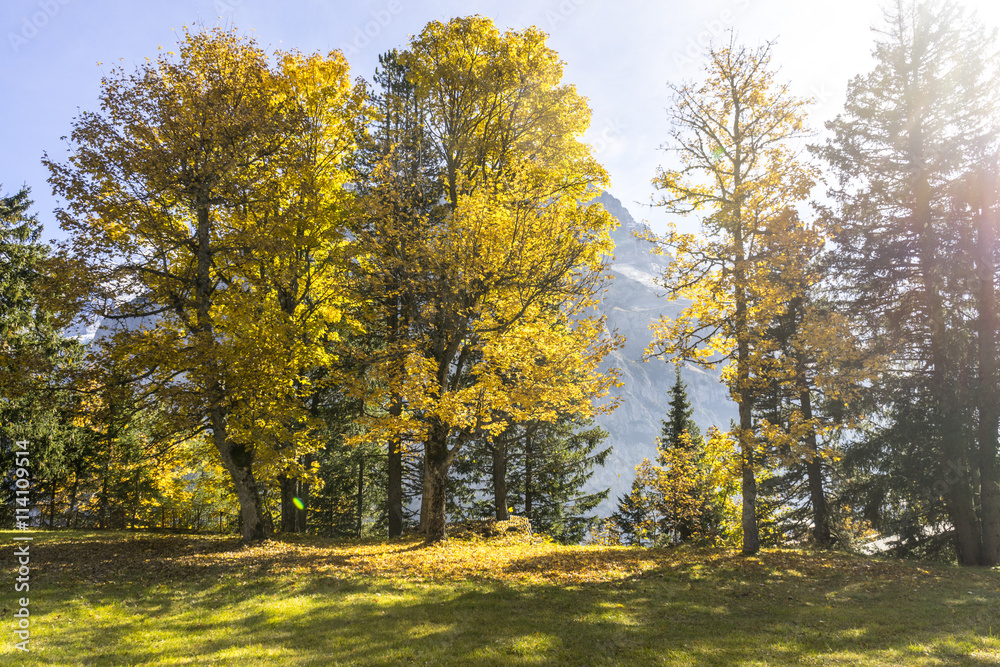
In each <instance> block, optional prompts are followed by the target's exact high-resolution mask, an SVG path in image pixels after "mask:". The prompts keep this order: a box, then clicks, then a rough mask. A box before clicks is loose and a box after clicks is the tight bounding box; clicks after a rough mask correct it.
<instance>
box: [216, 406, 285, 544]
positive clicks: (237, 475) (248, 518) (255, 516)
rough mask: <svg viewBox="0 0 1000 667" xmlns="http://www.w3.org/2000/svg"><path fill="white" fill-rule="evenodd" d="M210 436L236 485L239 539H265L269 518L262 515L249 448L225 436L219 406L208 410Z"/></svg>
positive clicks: (268, 528) (267, 533)
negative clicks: (239, 525) (240, 534)
mask: <svg viewBox="0 0 1000 667" xmlns="http://www.w3.org/2000/svg"><path fill="white" fill-rule="evenodd" d="M212 436H213V439H214V441H215V446H216V448H217V449H218V450H219V456H220V457H221V458H222V464H223V465H224V466H225V467H226V470H227V471H228V472H229V476H230V478H231V479H232V481H233V486H234V487H235V488H236V497H237V499H238V500H239V503H240V519H241V522H240V524H241V530H242V536H243V541H244V542H248V543H249V542H259V541H261V540H264V539H267V538H268V537H270V523H271V522H270V521H269V520H268V519H267V517H265V516H264V504H263V502H262V501H261V497H260V494H258V493H257V481H256V480H255V479H254V474H253V453H252V451H251V450H250V449H249V448H247V447H246V446H244V445H240V444H236V443H233V442H230V441H229V440H228V439H227V438H226V425H225V419H224V416H223V415H222V414H221V411H220V410H214V411H213V414H212Z"/></svg>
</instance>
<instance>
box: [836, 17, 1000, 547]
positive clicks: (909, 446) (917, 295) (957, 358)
mask: <svg viewBox="0 0 1000 667" xmlns="http://www.w3.org/2000/svg"><path fill="white" fill-rule="evenodd" d="M885 18H886V21H885V24H884V26H883V28H882V29H881V31H880V38H879V39H878V41H877V43H876V47H875V51H874V55H875V60H876V64H875V67H874V69H873V70H872V71H871V72H870V73H868V74H866V75H862V76H858V77H856V78H855V79H854V80H853V81H852V82H851V83H850V85H849V87H848V95H847V101H846V103H845V108H844V112H843V113H842V114H841V115H839V116H838V117H837V118H836V119H835V120H834V121H831V122H830V123H828V128H829V129H830V130H831V131H832V133H833V137H832V138H831V139H830V140H829V141H828V142H827V143H826V145H825V146H822V147H820V148H819V149H818V153H819V154H820V155H821V156H822V157H823V158H824V159H826V160H827V162H828V163H829V164H830V166H831V167H832V169H833V171H834V173H835V175H836V177H837V180H838V183H837V185H836V186H835V187H834V188H833V189H832V190H831V195H832V197H833V198H834V199H835V201H836V206H835V207H834V208H833V209H832V210H831V211H829V216H830V217H831V219H832V220H833V222H834V223H835V225H834V226H833V228H834V229H835V230H836V233H835V234H834V236H833V241H834V242H835V244H836V247H835V250H834V252H833V253H832V254H831V262H832V265H833V268H834V270H835V271H836V272H837V274H838V276H839V277H840V278H841V279H842V280H840V281H839V284H840V286H841V288H842V296H843V299H842V301H843V303H842V307H843V310H844V312H846V313H848V314H849V315H850V316H851V318H852V320H853V325H854V327H855V328H856V329H857V330H858V331H860V335H861V336H862V337H863V338H865V339H868V340H871V341H872V342H873V343H874V344H875V345H876V346H877V349H880V350H881V351H883V352H884V353H885V354H887V355H889V356H890V357H891V359H892V362H893V363H892V371H891V372H889V373H886V375H885V376H884V379H883V381H882V382H881V383H880V384H879V387H880V390H881V392H880V393H881V396H880V397H878V398H877V401H876V402H877V405H878V406H879V407H880V408H881V413H880V414H879V415H878V417H879V422H880V423H881V427H880V428H877V429H874V430H872V431H870V432H869V434H868V436H867V437H866V438H864V439H863V440H862V441H860V442H859V443H858V444H857V445H856V446H855V447H854V451H853V452H852V453H851V456H850V457H849V458H850V460H851V461H852V462H853V463H854V465H855V466H856V468H857V469H859V470H867V471H871V472H872V473H873V474H874V475H875V476H876V477H877V476H879V475H886V476H888V477H889V479H887V480H884V481H885V483H872V484H868V487H869V489H870V490H871V495H870V496H869V498H868V500H867V502H866V503H865V504H866V505H867V506H868V507H869V508H870V509H871V510H872V518H876V516H875V515H876V514H882V517H881V518H882V519H883V520H882V521H881V522H880V523H881V527H882V528H884V529H886V530H892V529H893V523H894V522H895V519H894V518H893V517H892V516H891V514H889V515H887V514H884V513H881V512H879V511H878V510H877V508H879V507H882V508H889V507H893V506H894V505H899V506H906V507H909V508H911V509H912V510H917V511H918V512H919V513H920V514H922V515H923V516H922V518H921V521H922V522H923V525H924V526H933V525H935V523H936V522H937V521H938V519H939V517H941V516H942V513H944V514H946V516H947V521H948V523H950V524H951V525H952V526H953V527H954V535H955V542H954V544H955V549H956V551H957V553H958V558H959V560H960V562H962V563H964V564H977V563H988V564H996V563H998V562H1000V478H998V472H1000V471H998V467H997V463H996V461H997V412H996V396H997V395H998V394H997V393H996V392H997V375H996V354H997V350H996V345H995V340H996V338H995V336H996V321H995V314H994V313H995V310H994V308H995V306H994V305H993V294H994V293H993V291H992V290H993V289H994V288H993V286H994V285H995V277H996V264H995V249H996V248H995V243H996V236H995V229H996V217H995V216H996V191H997V183H996V176H995V174H996V165H997V155H998V152H1000V146H998V143H997V136H998V133H997V131H996V127H997V121H998V119H1000V110H998V107H997V103H996V96H995V95H993V93H992V91H993V90H995V89H996V87H997V85H998V81H1000V66H998V59H997V50H996V46H995V44H994V43H993V41H992V36H991V35H989V34H988V33H987V32H986V31H985V30H984V29H983V28H982V26H980V25H978V24H976V23H975V22H974V21H973V20H972V19H971V18H970V17H969V16H968V14H967V13H966V11H965V10H964V9H962V8H961V7H960V6H958V5H957V4H950V3H943V2H937V1H934V0H931V1H927V2H909V1H906V0H897V2H895V3H894V4H893V5H892V6H891V7H890V8H889V10H888V11H887V12H886V17H885ZM987 174H992V176H988V177H986V178H984V176H986V175H987ZM984 248H985V251H984ZM972 378H975V380H973V379H972ZM917 406H919V409H918V410H917V413H916V414H915V413H914V409H915V408H917ZM977 422H978V428H977ZM865 477H866V478H867V475H865ZM885 493H891V494H892V495H893V496H895V497H894V498H893V499H892V500H891V501H890V499H889V498H887V497H886V496H885V495H881V494H885Z"/></svg>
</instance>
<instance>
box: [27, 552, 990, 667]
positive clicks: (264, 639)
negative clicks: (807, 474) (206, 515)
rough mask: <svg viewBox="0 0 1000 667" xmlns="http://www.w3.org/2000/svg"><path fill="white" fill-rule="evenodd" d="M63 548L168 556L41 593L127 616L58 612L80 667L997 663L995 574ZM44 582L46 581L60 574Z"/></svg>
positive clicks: (820, 563)
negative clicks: (423, 562) (412, 564)
mask: <svg viewBox="0 0 1000 667" xmlns="http://www.w3.org/2000/svg"><path fill="white" fill-rule="evenodd" d="M140 542H141V540H140ZM69 546H70V545H69V544H60V545H59V547H58V548H59V550H60V552H62V553H61V555H60V559H71V558H72V557H74V556H75V555H76V556H86V555H87V554H89V557H90V558H91V559H92V560H94V562H95V563H97V564H103V565H106V566H107V567H108V568H109V571H113V568H114V566H115V563H120V562H122V561H123V560H132V559H141V560H142V562H144V563H145V562H147V561H149V562H154V561H155V560H156V558H157V556H156V555H154V554H155V552H156V551H157V549H160V550H161V551H160V556H159V558H161V559H168V561H169V562H170V563H171V565H169V566H166V565H165V566H164V567H165V568H167V569H166V570H164V572H166V571H169V572H170V576H169V577H167V578H157V579H156V581H155V582H147V581H146V580H145V579H144V578H141V577H138V578H136V577H135V576H133V575H135V574H136V572H137V571H138V570H134V569H127V570H125V571H124V572H123V574H122V575H121V577H119V578H118V579H117V580H114V579H108V578H105V577H104V576H103V575H101V580H102V581H103V583H100V584H99V585H97V586H87V585H84V586H75V587H68V588H67V587H65V586H64V587H63V588H62V589H55V588H50V589H47V590H45V591H44V592H43V593H42V594H41V598H42V599H43V600H45V602H44V604H46V605H65V606H66V608H67V609H71V610H73V612H72V613H76V614H84V613H86V610H88V609H100V608H102V606H107V605H109V604H110V605H123V606H124V607H125V610H124V611H123V612H122V613H120V614H117V615H111V616H110V617H107V616H106V617H105V618H103V619H96V620H91V621H88V619H85V618H79V619H74V622H73V625H72V627H66V628H64V629H60V630H59V633H58V634H57V635H56V634H53V636H52V637H51V639H50V643H51V644H55V643H58V644H59V645H61V646H62V647H64V650H70V647H88V648H87V654H86V656H82V655H81V656H80V657H79V659H80V663H79V664H99V665H101V664H149V663H155V662H159V661H166V660H170V661H173V662H177V663H185V662H186V663H188V664H199V665H230V664H241V665H256V664H261V665H271V664H274V665H337V664H344V665H353V664H362V665H397V664H406V663H411V662H412V663H420V664H434V665H442V664H481V665H514V664H562V665H574V664H580V665H590V664H635V665H647V664H670V665H684V664H697V665H713V664H715V665H737V664H743V663H751V662H753V663H755V664H789V665H792V664H800V663H802V662H806V661H808V660H810V659H812V660H816V659H817V658H819V657H822V660H823V662H822V664H831V665H839V664H842V665H854V664H862V663H864V664H886V665H890V664H907V665H918V664H950V665H970V666H975V667H979V666H983V667H985V666H986V665H997V664H998V663H1000V640H997V637H996V634H997V630H998V629H1000V611H998V609H997V605H996V604H995V602H996V599H997V597H998V593H997V589H998V588H1000V573H997V572H992V573H991V572H988V571H976V572H972V573H970V572H969V571H959V570H954V571H950V570H947V569H941V568H939V569H937V570H935V571H934V572H931V571H928V570H923V569H920V568H917V567H913V566H910V565H902V564H895V563H883V562H878V561H864V560H859V559H852V558H849V557H843V556H814V557H808V558H806V557H802V556H801V554H800V555H798V556H796V555H795V554H793V553H791V552H777V553H771V554H763V555H761V556H760V557H759V558H754V559H746V558H742V557H740V556H735V555H733V554H731V553H720V552H713V551H697V550H692V551H687V552H684V551H681V552H660V553H657V552H649V551H641V550H634V551H621V550H608V551H603V550H590V551H579V552H568V553H564V554H558V555H556V556H540V557H537V558H535V557H528V558H523V559H521V560H518V561H516V562H514V563H512V564H511V565H510V570H511V571H512V572H532V571H536V570H538V571H546V572H553V571H554V572H558V568H564V569H565V572H566V573H567V574H569V573H572V572H573V571H575V570H579V569H585V568H594V567H599V566H601V564H606V563H618V564H619V565H622V566H624V567H625V569H627V568H628V567H632V568H633V570H634V569H635V567H636V566H637V565H638V564H639V562H640V561H642V562H648V561H649V559H650V557H651V555H652V556H654V557H657V558H658V559H659V562H658V563H657V564H655V566H653V567H651V568H647V569H646V570H645V571H643V572H642V573H641V574H633V575H630V576H627V577H624V578H621V579H618V580H615V581H611V582H606V583H581V584H570V585H565V586H563V585H554V584H531V585H526V584H518V583H513V584H506V583H503V582H502V581H477V582H473V581H465V582H451V583H441V582H438V583H434V582H423V583H413V582H406V581H401V580H395V581H393V580H388V579H383V578H371V579H368V578H365V577H361V576H355V577H334V576H329V575H326V574H318V575H310V574H302V573H292V574H287V575H274V576H270V577H268V578H263V577H255V576H253V573H254V571H255V570H253V569H251V570H250V571H249V574H248V570H247V569H246V566H245V563H243V564H234V565H232V567H230V568H228V569H227V568H226V567H224V566H222V565H218V566H212V568H208V569H209V570H210V571H209V572H207V573H206V572H195V571H194V570H189V569H187V568H190V567H194V566H191V565H185V563H186V562H187V561H185V558H186V557H187V556H189V555H190V554H189V553H188V551H187V550H190V549H201V548H206V549H207V548H211V549H216V551H210V552H199V553H211V554H213V555H214V556H224V555H225V554H236V555H239V554H240V553H242V552H241V551H240V549H239V548H238V547H237V546H235V545H234V544H228V543H219V544H217V545H214V546H206V545H205V544H201V541H199V540H189V541H188V543H187V544H183V543H181V544H174V545H169V544H166V543H161V542H159V541H158V540H155V539H152V540H149V543H148V544H146V545H140V544H134V545H132V544H130V545H127V546H130V547H131V548H132V550H131V551H129V552H128V553H129V558H127V559H126V558H124V556H123V552H122V551H121V549H122V548H123V547H124V546H126V545H125V543H124V542H122V543H118V544H115V543H110V544H108V545H106V547H107V549H108V552H104V551H100V550H99V551H98V552H96V553H95V552H93V551H89V552H86V554H81V553H79V552H75V551H73V550H72V549H68V547H69ZM80 546H81V548H82V547H85V546H87V545H86V544H84V545H80ZM90 548H91V549H92V548H95V547H94V545H90ZM103 548H104V547H102V549H103ZM116 548H117V549H119V550H118V551H115V549H116ZM399 548H400V549H401V550H404V549H405V550H417V549H420V548H422V547H421V545H412V544H409V545H408V544H404V543H401V544H400V545H399ZM171 549H173V551H170V550H171ZM170 554H173V555H170ZM52 555H54V554H49V555H48V556H52ZM300 557H301V558H308V556H307V555H297V554H295V553H294V552H292V553H288V552H286V553H284V554H276V555H275V556H274V559H273V560H268V559H267V558H264V562H265V563H269V564H270V565H269V566H273V568H274V569H280V568H279V567H278V564H279V563H285V562H286V561H287V560H288V559H292V560H293V561H295V560H296V559H299V558H300ZM223 560H224V559H223ZM213 562H214V561H213ZM255 562H256V561H255ZM103 565H102V566H103ZM174 565H176V568H174ZM130 567H132V566H130ZM171 568H173V569H171ZM59 574H60V576H58V577H56V576H53V583H55V581H56V580H61V581H65V580H64V578H63V577H64V576H68V575H69V574H70V573H69V571H68V570H61V571H59ZM161 574H162V573H161ZM949 575H950V576H949ZM81 583H83V582H81ZM43 632H44V631H43ZM52 648H57V646H55V645H53V646H52ZM57 664H66V663H57Z"/></svg>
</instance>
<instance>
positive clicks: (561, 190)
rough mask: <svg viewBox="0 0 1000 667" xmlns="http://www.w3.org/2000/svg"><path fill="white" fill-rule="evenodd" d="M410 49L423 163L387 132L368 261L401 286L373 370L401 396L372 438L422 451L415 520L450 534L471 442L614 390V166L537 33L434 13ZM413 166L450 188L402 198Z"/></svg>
mask: <svg viewBox="0 0 1000 667" xmlns="http://www.w3.org/2000/svg"><path fill="white" fill-rule="evenodd" d="M398 60H399V63H400V65H401V66H402V68H403V70H404V71H405V83H406V87H405V90H406V94H408V95H410V100H411V104H409V105H406V108H408V109H410V113H414V114H419V123H418V124H412V125H418V126H419V137H417V140H418V141H419V144H418V148H419V151H417V152H416V153H415V155H416V156H417V157H415V158H414V160H419V162H417V161H411V162H409V163H408V164H404V165H400V164H399V161H398V159H395V158H394V157H393V156H394V155H395V154H396V151H397V150H399V148H400V147H399V146H395V145H392V144H391V142H390V146H389V147H387V149H386V150H385V158H384V159H383V160H381V161H380V162H379V164H378V165H377V166H376V167H375V168H374V169H373V170H372V172H371V173H372V178H371V182H370V183H368V184H367V185H366V186H365V188H366V190H367V192H368V194H369V196H368V202H369V208H368V209H367V211H368V212H367V218H368V219H367V224H368V229H367V231H366V232H364V233H363V235H362V238H363V239H364V240H363V241H362V243H361V246H362V248H367V252H366V253H365V254H366V255H367V256H368V257H369V259H368V260H367V264H366V266H367V267H368V268H369V270H370V271H371V273H372V279H373V280H374V283H375V284H376V285H379V286H388V287H389V290H390V293H391V294H392V295H393V296H392V299H390V300H389V301H391V303H388V304H387V303H386V302H385V300H383V302H382V303H381V304H378V307H380V308H386V307H389V308H390V311H391V312H386V317H392V318H393V326H392V330H393V335H392V336H391V337H390V338H388V339H387V341H388V342H387V345H386V349H384V350H382V351H381V354H380V356H379V358H378V363H376V364H374V366H375V367H376V369H377V373H376V376H377V377H378V378H379V379H380V385H379V386H381V387H382V391H383V392H384V399H385V400H384V403H385V404H386V405H388V406H389V407H388V409H387V410H386V411H385V412H384V413H383V414H379V415H375V416H373V417H371V418H370V419H369V420H368V424H367V426H368V429H369V432H368V434H367V435H366V436H365V437H368V438H378V439H379V440H380V441H382V442H390V443H391V442H401V441H406V440H409V441H415V442H419V443H421V444H422V445H423V452H424V459H423V460H424V476H423V496H422V508H421V525H422V528H423V529H424V531H425V532H426V533H427V535H428V537H429V538H430V539H440V538H443V537H444V536H445V525H446V524H445V490H446V485H447V478H448V471H449V468H450V466H451V463H452V461H453V460H454V458H455V456H456V454H457V453H458V452H459V451H460V450H461V448H462V447H463V446H464V445H465V444H466V443H468V442H469V441H470V440H471V439H472V438H477V437H478V438H482V437H486V438H491V437H495V436H498V435H500V434H501V433H503V432H504V431H505V430H506V429H507V427H508V426H509V425H510V424H512V423H518V422H525V421H528V420H531V419H540V420H543V421H545V420H547V421H554V420H556V419H557V418H558V416H560V415H566V414H577V415H580V416H589V415H590V414H592V413H593V412H594V411H595V408H594V407H593V402H592V401H593V399H594V398H597V397H599V396H602V395H604V394H605V393H606V392H607V390H608V388H609V387H610V386H611V385H612V384H613V382H614V379H613V377H610V376H607V375H604V374H602V373H600V372H599V370H598V366H599V364H600V362H601V359H602V358H603V357H604V356H605V355H606V353H607V352H608V351H609V349H611V347H612V346H613V345H614V344H615V341H614V340H613V339H611V338H609V337H606V336H604V335H603V323H602V322H601V321H600V320H599V319H598V318H595V317H593V316H588V313H587V308H588V307H589V306H591V305H593V303H594V298H595V294H596V292H597V289H598V286H599V284H600V279H601V276H602V274H603V269H604V257H605V256H606V254H607V253H608V252H609V250H610V247H611V245H610V244H611V241H610V237H609V230H610V228H611V226H612V224H613V219H612V218H611V216H610V215H609V214H608V213H607V212H605V211H604V210H603V209H602V208H601V207H600V206H597V205H588V202H589V201H590V200H591V199H592V198H593V196H594V195H595V194H596V192H597V191H598V189H599V188H601V187H603V186H604V185H605V184H606V181H607V176H606V173H605V172H604V170H603V169H602V168H601V167H600V165H599V164H598V163H597V162H596V161H595V160H594V158H593V157H592V155H591V151H590V148H589V147H588V146H586V145H585V144H583V143H582V142H581V139H580V138H581V136H582V134H583V132H584V131H585V129H586V127H587V125H588V123H589V110H588V109H587V106H586V103H585V101H584V99H583V98H582V97H580V96H579V95H578V94H577V93H576V91H575V90H574V89H573V87H572V86H569V85H566V84H562V83H561V78H562V63H561V62H560V61H559V59H558V56H557V55H556V54H555V52H553V51H552V50H551V49H549V48H548V47H547V46H546V45H545V36H544V34H543V33H542V32H541V31H539V30H537V29H536V28H528V29H525V30H522V31H510V32H507V33H504V34H501V33H500V32H499V31H498V30H497V29H496V27H495V26H494V25H493V23H492V21H490V20H489V19H486V18H483V17H479V16H473V17H468V18H460V19H453V20H451V21H449V22H447V23H443V22H432V23H430V24H428V25H427V26H426V27H425V28H424V30H423V31H422V32H421V33H420V34H419V35H417V36H416V37H415V38H414V39H413V40H412V42H411V44H410V48H409V49H408V50H406V51H404V52H402V53H400V54H399V57H398ZM397 83H398V80H397ZM400 88H404V86H402V85H398V86H397V90H398V89H400ZM385 94H393V93H392V92H391V91H385ZM400 106H403V105H400ZM388 108H393V107H392V106H389V107H388ZM409 139H410V140H413V137H412V136H411V137H409ZM403 148H406V147H405V146H404V147H403ZM412 148H413V147H412V144H411V146H410V150H412ZM414 165H417V166H419V167H421V168H420V169H417V170H409V169H407V168H409V167H413V166H414ZM414 171H415V172H416V173H413V172H414ZM406 174H409V175H410V177H411V179H413V180H411V181H410V183H411V184H412V183H414V180H416V181H423V182H424V183H425V184H426V183H434V182H438V183H440V192H441V196H440V197H439V198H437V199H434V198H433V197H426V196H424V197H421V198H415V197H413V196H409V195H406V181H404V180H403V179H402V178H401V177H402V176H404V175H406ZM390 186H391V187H390ZM418 187H419V186H418ZM424 190H425V191H426V192H433V188H431V187H429V186H428V187H425V188H424ZM411 195H412V192H411ZM415 199H419V200H420V201H419V202H415ZM407 203H408V204H409V205H403V204H407ZM417 203H419V205H420V206H421V207H422V208H421V209H420V210H419V211H417V210H415V209H414V208H413V207H414V206H415V205H416V204H417ZM400 208H402V209H403V210H404V211H405V212H404V214H403V215H402V216H399V215H387V214H386V211H397V210H399V209H400ZM400 221H405V222H406V224H403V225H401V224H400ZM400 304H404V305H405V308H404V309H403V310H400ZM392 313H395V315H393V314H392ZM400 313H403V314H404V315H405V317H403V318H402V319H401V318H400V317H399V314H400ZM390 492H391V490H390Z"/></svg>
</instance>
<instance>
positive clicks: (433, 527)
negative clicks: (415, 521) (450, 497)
mask: <svg viewBox="0 0 1000 667" xmlns="http://www.w3.org/2000/svg"><path fill="white" fill-rule="evenodd" d="M450 459H451V457H450V455H449V451H448V428H447V426H446V425H444V424H442V423H441V422H440V421H438V420H435V421H434V422H433V423H432V425H431V428H429V429H428V434H427V442H426V445H425V447H424V489H423V491H424V492H423V501H424V502H423V503H422V505H421V509H422V512H421V514H422V516H421V517H420V518H421V523H422V524H423V526H424V532H425V534H426V535H427V541H428V542H437V541H440V540H443V539H445V537H447V523H446V520H447V517H446V499H447V491H448V468H449V466H450V464H451V460H450ZM425 512H426V516H424V515H423V514H424V513H425Z"/></svg>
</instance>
